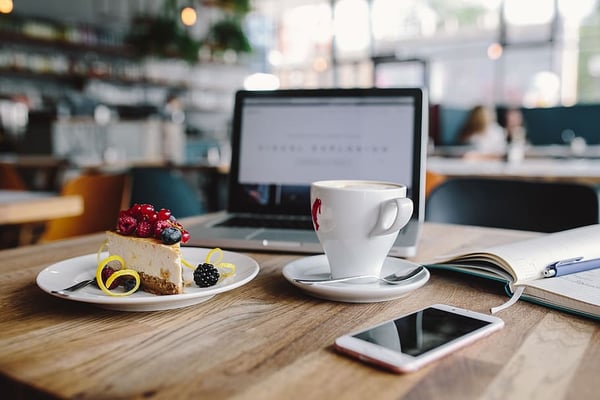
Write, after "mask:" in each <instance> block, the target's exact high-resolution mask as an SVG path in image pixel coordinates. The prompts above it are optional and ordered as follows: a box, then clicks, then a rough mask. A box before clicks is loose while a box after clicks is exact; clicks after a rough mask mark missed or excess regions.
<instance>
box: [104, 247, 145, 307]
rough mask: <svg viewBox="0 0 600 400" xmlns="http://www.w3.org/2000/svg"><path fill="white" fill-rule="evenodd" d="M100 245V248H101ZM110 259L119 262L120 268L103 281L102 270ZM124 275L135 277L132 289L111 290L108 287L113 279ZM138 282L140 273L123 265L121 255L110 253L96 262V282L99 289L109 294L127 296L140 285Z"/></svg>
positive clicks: (123, 261)
mask: <svg viewBox="0 0 600 400" xmlns="http://www.w3.org/2000/svg"><path fill="white" fill-rule="evenodd" d="M102 247H104V245H102ZM102 247H101V248H100V249H102ZM98 254H100V251H99V252H98ZM112 261H117V262H118V263H119V264H121V268H120V269H119V270H117V271H115V272H114V273H113V274H112V275H111V276H109V277H108V279H107V280H106V283H104V282H103V281H102V270H103V269H104V267H105V266H106V265H107V264H108V263H110V262H112ZM124 275H130V276H132V277H133V278H134V279H135V286H134V287H133V289H131V290H129V291H127V292H112V291H111V290H110V289H109V287H110V285H111V284H112V283H113V282H114V281H115V279H117V278H118V277H120V276H124ZM140 282H141V280H140V275H139V274H138V273H137V271H134V270H133V269H127V268H126V267H125V260H124V259H123V257H121V256H117V255H112V256H109V257H106V258H105V259H103V260H101V261H99V262H98V268H96V283H97V284H98V287H99V288H100V290H102V291H103V292H104V293H106V294H108V295H109V296H129V295H130V294H132V293H134V292H135V291H136V290H138V288H139V287H140Z"/></svg>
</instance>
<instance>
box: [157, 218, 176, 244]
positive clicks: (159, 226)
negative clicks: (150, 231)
mask: <svg viewBox="0 0 600 400" xmlns="http://www.w3.org/2000/svg"><path fill="white" fill-rule="evenodd" d="M171 226H172V225H171V223H170V222H169V221H164V220H161V219H159V220H158V221H156V223H155V224H154V237H155V238H157V239H160V235H162V233H163V231H164V230H165V229H167V228H169V227H171Z"/></svg>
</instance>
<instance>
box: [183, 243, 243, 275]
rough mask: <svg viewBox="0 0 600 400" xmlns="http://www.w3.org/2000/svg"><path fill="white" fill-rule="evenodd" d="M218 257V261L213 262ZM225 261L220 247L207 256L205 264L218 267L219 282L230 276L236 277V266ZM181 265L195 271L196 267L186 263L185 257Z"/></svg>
mask: <svg viewBox="0 0 600 400" xmlns="http://www.w3.org/2000/svg"><path fill="white" fill-rule="evenodd" d="M215 255H216V257H217V260H216V261H212V258H213V256H215ZM222 260H223V250H221V249H220V248H218V247H215V248H214V249H212V250H210V251H209V252H208V253H207V254H206V257H205V258H204V262H205V263H207V264H212V265H214V266H215V267H217V269H218V270H219V274H220V275H221V276H220V278H219V280H221V279H225V278H228V277H230V276H233V275H235V264H233V263H230V262H221V261H222ZM181 263H182V264H183V265H184V266H186V267H188V268H190V269H193V270H195V269H196V266H195V265H193V264H190V263H189V262H188V261H186V260H185V259H184V258H183V257H181ZM223 269H224V270H225V271H221V270H223Z"/></svg>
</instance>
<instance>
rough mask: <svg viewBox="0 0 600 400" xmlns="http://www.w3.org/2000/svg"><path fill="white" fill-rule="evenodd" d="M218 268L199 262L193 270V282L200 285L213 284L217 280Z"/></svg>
mask: <svg viewBox="0 0 600 400" xmlns="http://www.w3.org/2000/svg"><path fill="white" fill-rule="evenodd" d="M220 276H221V275H220V274H219V270H218V269H217V268H216V267H215V266H214V265H212V264H209V263H204V264H199V265H198V267H197V268H196V269H195V270H194V282H196V285H198V286H200V287H209V286H214V285H216V284H217V282H218V281H219V277H220Z"/></svg>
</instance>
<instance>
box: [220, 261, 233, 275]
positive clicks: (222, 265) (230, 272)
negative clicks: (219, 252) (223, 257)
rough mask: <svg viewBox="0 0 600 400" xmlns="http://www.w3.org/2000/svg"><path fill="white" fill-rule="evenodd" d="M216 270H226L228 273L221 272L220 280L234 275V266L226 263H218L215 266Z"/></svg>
mask: <svg viewBox="0 0 600 400" xmlns="http://www.w3.org/2000/svg"><path fill="white" fill-rule="evenodd" d="M217 268H218V269H219V270H220V269H226V270H227V269H228V270H229V271H226V272H221V278H223V279H225V278H229V277H230V276H233V275H235V264H233V263H228V262H222V263H219V265H218V266H217Z"/></svg>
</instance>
